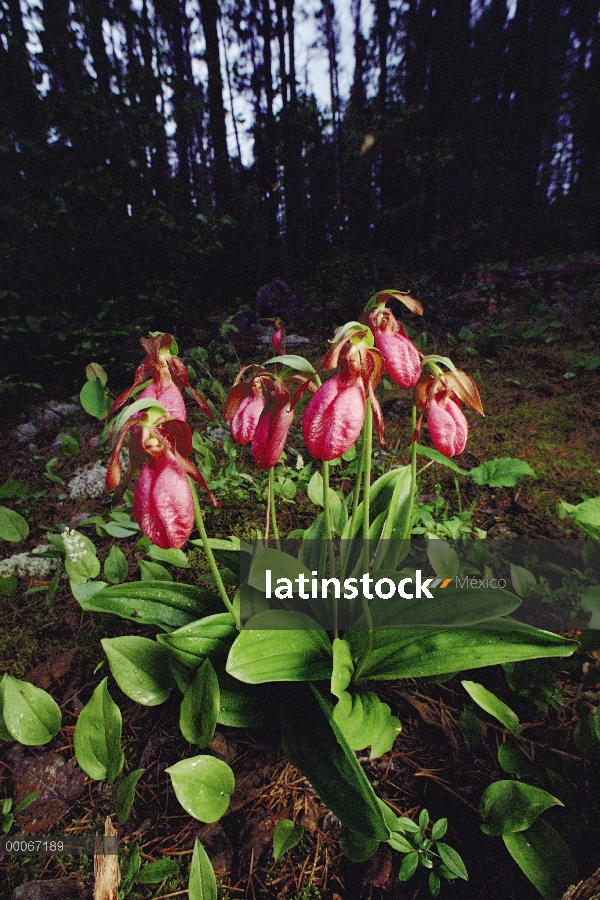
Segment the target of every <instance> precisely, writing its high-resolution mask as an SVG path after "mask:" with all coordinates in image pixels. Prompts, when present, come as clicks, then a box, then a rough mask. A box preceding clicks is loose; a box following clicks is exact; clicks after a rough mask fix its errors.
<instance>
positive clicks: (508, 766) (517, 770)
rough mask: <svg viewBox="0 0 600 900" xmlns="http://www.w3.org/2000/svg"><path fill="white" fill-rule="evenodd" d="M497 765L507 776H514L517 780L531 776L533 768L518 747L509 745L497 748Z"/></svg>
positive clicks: (501, 745)
mask: <svg viewBox="0 0 600 900" xmlns="http://www.w3.org/2000/svg"><path fill="white" fill-rule="evenodd" d="M498 764H499V766H500V768H501V769H502V770H503V771H504V772H507V773H508V774H509V775H516V776H517V778H524V777H526V776H532V775H533V772H534V766H533V764H532V763H531V762H530V760H529V759H527V757H526V756H525V754H524V753H523V751H522V750H521V748H520V747H515V746H514V745H513V744H512V743H511V744H508V743H506V744H500V746H499V747H498Z"/></svg>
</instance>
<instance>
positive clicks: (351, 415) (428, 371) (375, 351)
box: [106, 291, 483, 549]
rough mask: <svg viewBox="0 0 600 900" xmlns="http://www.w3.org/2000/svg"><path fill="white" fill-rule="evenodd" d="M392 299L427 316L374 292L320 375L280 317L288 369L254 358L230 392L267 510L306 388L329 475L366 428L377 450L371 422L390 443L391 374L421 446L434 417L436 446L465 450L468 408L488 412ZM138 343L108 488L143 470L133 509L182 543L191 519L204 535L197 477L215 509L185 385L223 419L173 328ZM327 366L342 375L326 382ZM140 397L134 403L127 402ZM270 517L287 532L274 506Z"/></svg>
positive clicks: (119, 403) (342, 331)
mask: <svg viewBox="0 0 600 900" xmlns="http://www.w3.org/2000/svg"><path fill="white" fill-rule="evenodd" d="M392 298H396V299H398V300H399V301H401V302H402V303H403V304H404V305H405V306H406V307H408V308H409V309H410V310H411V311H412V312H413V313H415V314H417V315H422V312H423V310H422V307H421V304H420V303H419V302H418V301H417V300H414V299H413V298H412V297H409V296H407V295H406V294H402V293H399V292H396V291H382V292H380V293H378V294H376V295H375V296H374V297H372V298H371V300H370V301H369V303H368V304H367V306H366V308H365V311H364V313H363V314H362V315H361V317H360V319H359V320H358V321H355V322H348V323H347V324H346V325H343V326H342V327H341V328H339V329H338V330H337V332H336V334H335V335H334V337H333V340H332V341H331V342H330V344H331V346H330V348H329V349H328V351H327V353H326V354H325V356H324V357H323V359H322V361H321V364H320V366H319V368H318V370H316V371H315V370H314V369H313V368H312V366H311V365H310V364H309V363H308V362H307V361H306V360H303V359H302V358H301V357H294V356H287V355H286V354H285V341H286V335H285V329H284V327H283V323H282V322H281V321H280V320H279V319H276V320H274V328H275V330H274V332H273V335H272V338H271V345H272V348H273V350H274V351H275V353H276V356H275V357H274V358H273V359H272V360H270V361H269V363H274V362H280V363H281V364H282V365H283V366H284V369H283V374H277V373H276V372H274V371H272V370H270V369H267V368H265V366H260V365H256V364H252V365H248V366H245V367H244V368H243V369H242V370H241V372H240V373H239V375H238V377H237V379H236V382H235V384H234V386H233V388H232V389H231V391H230V393H229V395H228V397H227V401H226V404H225V411H224V417H225V421H226V422H229V426H230V429H231V434H232V437H233V438H234V440H235V441H237V442H238V443H240V444H251V446H252V455H253V457H254V461H255V463H256V465H257V466H259V467H260V468H261V469H263V470H265V471H268V472H269V504H268V507H269V506H271V503H272V501H273V500H274V494H273V469H274V467H275V465H276V464H277V462H278V461H279V459H280V457H281V454H282V453H283V450H284V446H285V442H286V439H287V436H288V432H289V429H290V426H291V424H292V421H293V419H294V411H295V408H296V406H297V405H298V403H299V402H300V401H301V400H302V398H303V397H304V396H305V395H306V394H310V395H311V396H310V400H309V402H308V405H307V406H306V410H305V412H304V417H303V420H302V434H303V437H304V441H305V443H306V446H307V447H308V450H309V451H310V453H311V454H312V456H313V457H315V459H319V460H323V462H324V464H325V465H324V477H325V476H326V479H327V481H328V474H327V465H326V464H327V463H328V462H330V461H331V460H334V459H337V458H339V457H340V456H342V455H343V454H344V453H346V452H347V451H348V450H349V449H350V448H351V447H352V445H353V444H354V443H355V442H356V441H357V439H358V437H359V435H360V433H361V431H362V430H363V429H365V433H366V432H368V435H367V442H368V447H369V455H370V442H371V431H372V425H373V424H374V425H375V427H376V429H377V433H378V435H379V439H380V441H381V442H382V443H383V442H384V422H383V416H382V413H381V407H380V405H379V402H378V400H377V397H376V395H375V391H376V389H377V386H378V385H379V383H380V381H381V379H382V377H383V375H384V373H385V372H386V371H387V373H388V375H389V377H390V378H391V379H392V380H393V381H394V382H395V383H396V384H398V385H399V386H400V387H402V388H408V389H414V402H413V416H412V432H413V433H412V440H413V446H414V442H416V440H417V438H418V436H419V432H420V429H421V425H422V421H423V416H424V414H425V412H427V416H428V425H429V432H430V434H431V438H432V441H433V444H434V446H435V447H436V448H437V450H439V451H440V452H441V453H443V454H444V455H445V456H448V457H450V456H455V455H457V454H458V453H462V451H463V450H464V448H465V445H466V442H467V436H468V430H469V429H468V423H467V420H466V418H465V415H464V413H463V411H462V408H461V404H462V403H464V404H466V405H467V406H469V407H471V408H472V409H474V410H476V411H477V412H479V413H481V414H482V415H483V409H482V406H481V400H480V397H479V393H478V391H477V387H476V385H475V382H474V381H473V379H472V378H470V377H469V376H468V375H466V374H465V373H464V372H462V371H460V370H458V369H456V367H455V366H454V365H453V363H452V362H451V361H450V360H449V359H447V358H446V357H441V356H437V355H431V356H424V355H423V354H422V353H421V352H420V351H419V350H418V349H417V348H416V347H415V346H414V344H413V343H412V342H411V341H410V339H409V338H408V336H407V334H406V331H405V330H404V328H403V326H402V325H401V324H400V323H399V322H398V321H397V319H396V318H395V316H394V315H393V313H392V311H391V310H390V309H389V307H388V306H387V305H386V304H387V302H388V301H390V300H391V299H392ZM141 343H142V346H143V348H144V350H145V351H146V359H145V360H144V361H143V362H142V364H141V365H140V366H139V367H138V369H137V370H136V373H135V378H134V381H133V384H132V385H131V386H130V387H129V388H128V389H127V390H126V391H124V393H122V394H121V395H120V396H119V397H117V399H116V400H115V402H114V403H113V405H112V408H111V410H110V412H109V417H110V416H112V415H113V414H115V413H117V412H118V411H119V410H121V413H120V415H119V416H118V417H117V419H116V422H115V423H114V425H113V435H112V436H113V447H112V453H111V456H110V460H109V464H108V471H107V475H106V488H107V490H109V491H112V490H115V489H117V488H119V489H120V490H121V491H124V490H125V488H126V487H127V486H128V485H129V483H130V481H131V478H132V476H133V474H134V473H135V472H136V471H137V470H140V474H139V477H138V480H137V484H136V487H135V492H134V504H133V505H134V515H135V518H136V521H137V522H138V524H139V526H140V528H141V529H142V531H143V532H144V534H145V535H146V536H147V537H148V538H150V540H151V541H152V542H153V543H154V544H156V545H157V546H159V547H162V548H165V549H167V548H179V547H182V546H183V545H184V544H185V543H186V541H187V539H188V537H189V536H190V534H191V531H192V528H193V527H194V521H196V523H197V524H198V527H199V528H200V530H201V532H203V530H204V529H203V524H202V517H201V514H200V511H199V506H198V498H197V495H196V491H195V488H193V485H192V482H196V483H197V484H199V485H200V486H201V487H202V488H203V489H204V490H205V491H206V492H207V494H208V496H209V498H210V501H211V502H212V504H213V505H214V506H215V507H216V506H218V503H217V500H216V499H215V497H214V496H213V495H212V493H211V492H210V490H209V487H208V485H207V484H206V481H205V480H204V478H203V476H202V474H201V472H200V471H199V470H198V469H197V467H196V466H195V465H194V463H193V462H192V461H191V460H190V453H191V450H192V433H191V431H190V428H189V426H188V425H187V422H186V408H185V403H184V399H183V394H182V390H183V389H187V390H188V391H189V392H190V393H191V394H192V396H193V397H194V399H195V400H196V402H197V403H198V405H199V406H200V408H201V409H202V411H203V412H204V413H205V414H206V415H208V416H209V417H210V418H211V419H214V416H213V414H212V412H211V410H210V408H209V406H208V405H207V403H206V401H205V400H204V399H203V398H202V397H201V396H200V395H199V394H198V393H197V391H195V390H194V388H193V387H192V386H191V385H190V384H189V380H188V373H187V369H186V368H185V366H184V364H183V363H182V361H181V360H180V359H179V357H178V356H176V355H174V353H173V352H172V351H173V349H174V344H173V339H172V337H171V335H169V334H155V335H154V336H152V337H150V338H142V340H141ZM298 361H300V362H301V365H299V364H298ZM269 363H266V364H265V365H268V364H269ZM442 366H443V367H444V368H442ZM294 369H296V370H298V369H300V370H301V371H294ZM307 372H309V373H310V374H308V376H307V374H306V373H307ZM286 373H287V374H286ZM324 373H333V374H332V375H331V377H329V378H327V379H326V380H325V381H322V380H321V375H323V374H324ZM144 385H145V386H144ZM142 387H143V389H142V390H141V391H140V390H139V389H140V388H142ZM135 392H138V393H137V399H136V400H135V402H133V403H131V404H130V405H129V406H125V404H127V403H128V401H129V400H130V399H131V397H132V395H133V394H134V393H135ZM123 407H124V408H123ZM127 436H129V451H128V452H129V471H128V473H127V475H126V476H123V467H122V453H123V447H124V442H125V439H126V437H127ZM413 457H414V450H413ZM271 513H272V515H273V528H274V531H275V534H276V536H278V535H277V526H276V522H275V519H274V508H273V509H271ZM268 522H269V509H268V510H267V523H268ZM267 532H268V524H267Z"/></svg>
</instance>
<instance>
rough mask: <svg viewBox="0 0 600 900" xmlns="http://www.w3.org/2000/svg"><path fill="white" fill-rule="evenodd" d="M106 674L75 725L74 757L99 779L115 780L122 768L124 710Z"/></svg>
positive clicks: (108, 781) (90, 773)
mask: <svg viewBox="0 0 600 900" xmlns="http://www.w3.org/2000/svg"><path fill="white" fill-rule="evenodd" d="M107 682H108V678H104V679H103V680H102V681H101V682H100V684H99V685H98V687H97V688H96V689H95V691H94V693H93V694H92V696H91V697H90V699H89V700H88V702H87V703H86V705H85V706H84V707H83V709H82V710H81V712H80V714H79V718H78V719H77V723H76V725H75V734H74V736H73V743H74V746H75V757H76V759H77V762H78V763H79V765H80V766H81V768H82V769H83V771H84V772H85V773H86V774H87V775H89V776H90V778H94V779H95V780H96V781H104V780H106V782H107V783H108V784H112V783H113V781H114V780H115V778H116V777H117V775H118V774H119V772H120V771H121V769H122V768H123V762H124V756H123V751H122V750H121V725H122V718H121V711H120V710H119V707H118V706H117V704H116V703H115V702H114V700H113V699H112V698H111V696H110V694H109V693H108V687H107Z"/></svg>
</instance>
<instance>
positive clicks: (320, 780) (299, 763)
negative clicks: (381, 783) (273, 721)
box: [281, 684, 390, 841]
mask: <svg viewBox="0 0 600 900" xmlns="http://www.w3.org/2000/svg"><path fill="white" fill-rule="evenodd" d="M281 718H282V737H283V748H284V751H285V753H286V756H287V757H288V759H289V760H290V762H291V763H292V765H294V766H296V768H298V769H300V771H301V772H302V773H303V774H304V775H305V777H306V778H307V779H308V780H309V781H310V783H311V785H312V787H313V788H314V790H315V791H316V792H317V794H318V795H319V797H320V798H321V800H322V801H323V803H324V804H325V805H326V806H328V807H329V809H330V810H331V811H332V812H333V814H334V815H335V816H337V818H338V819H339V820H340V822H341V823H342V825H344V826H345V827H346V828H348V829H349V830H350V831H354V832H356V833H357V834H360V835H362V836H363V837H367V838H374V839H376V840H378V841H386V840H387V839H388V838H389V836H390V831H389V828H388V827H387V826H386V824H385V820H384V817H383V813H382V811H381V807H380V804H379V800H378V798H377V797H376V795H375V792H374V791H373V788H372V787H371V784H370V782H369V781H368V779H367V777H366V775H365V773H364V772H363V770H362V769H361V767H360V765H359V764H358V762H357V759H356V756H355V755H354V752H353V751H352V750H351V749H350V747H349V746H348V742H347V741H346V739H345V738H344V735H343V733H342V731H341V730H340V728H339V727H338V725H337V724H336V722H335V720H334V718H333V709H332V705H331V703H330V702H329V701H328V700H326V699H325V698H324V697H322V696H321V694H320V693H319V692H318V691H317V690H315V689H314V688H313V687H312V686H309V685H304V684H302V685H293V686H292V685H289V686H288V688H287V691H286V693H285V701H284V702H283V703H282V707H281Z"/></svg>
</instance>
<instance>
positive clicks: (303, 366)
mask: <svg viewBox="0 0 600 900" xmlns="http://www.w3.org/2000/svg"><path fill="white" fill-rule="evenodd" d="M273 363H281V364H282V365H284V366H289V368H290V369H295V370H296V371H297V372H307V373H308V374H309V375H314V374H315V370H314V369H313V367H312V366H311V364H310V363H309V361H308V360H307V359H304V357H303V356H296V355H295V354H293V353H285V354H284V355H283V356H274V357H273V358H272V359H268V360H267V361H266V363H265V366H270V365H272V364H273Z"/></svg>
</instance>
